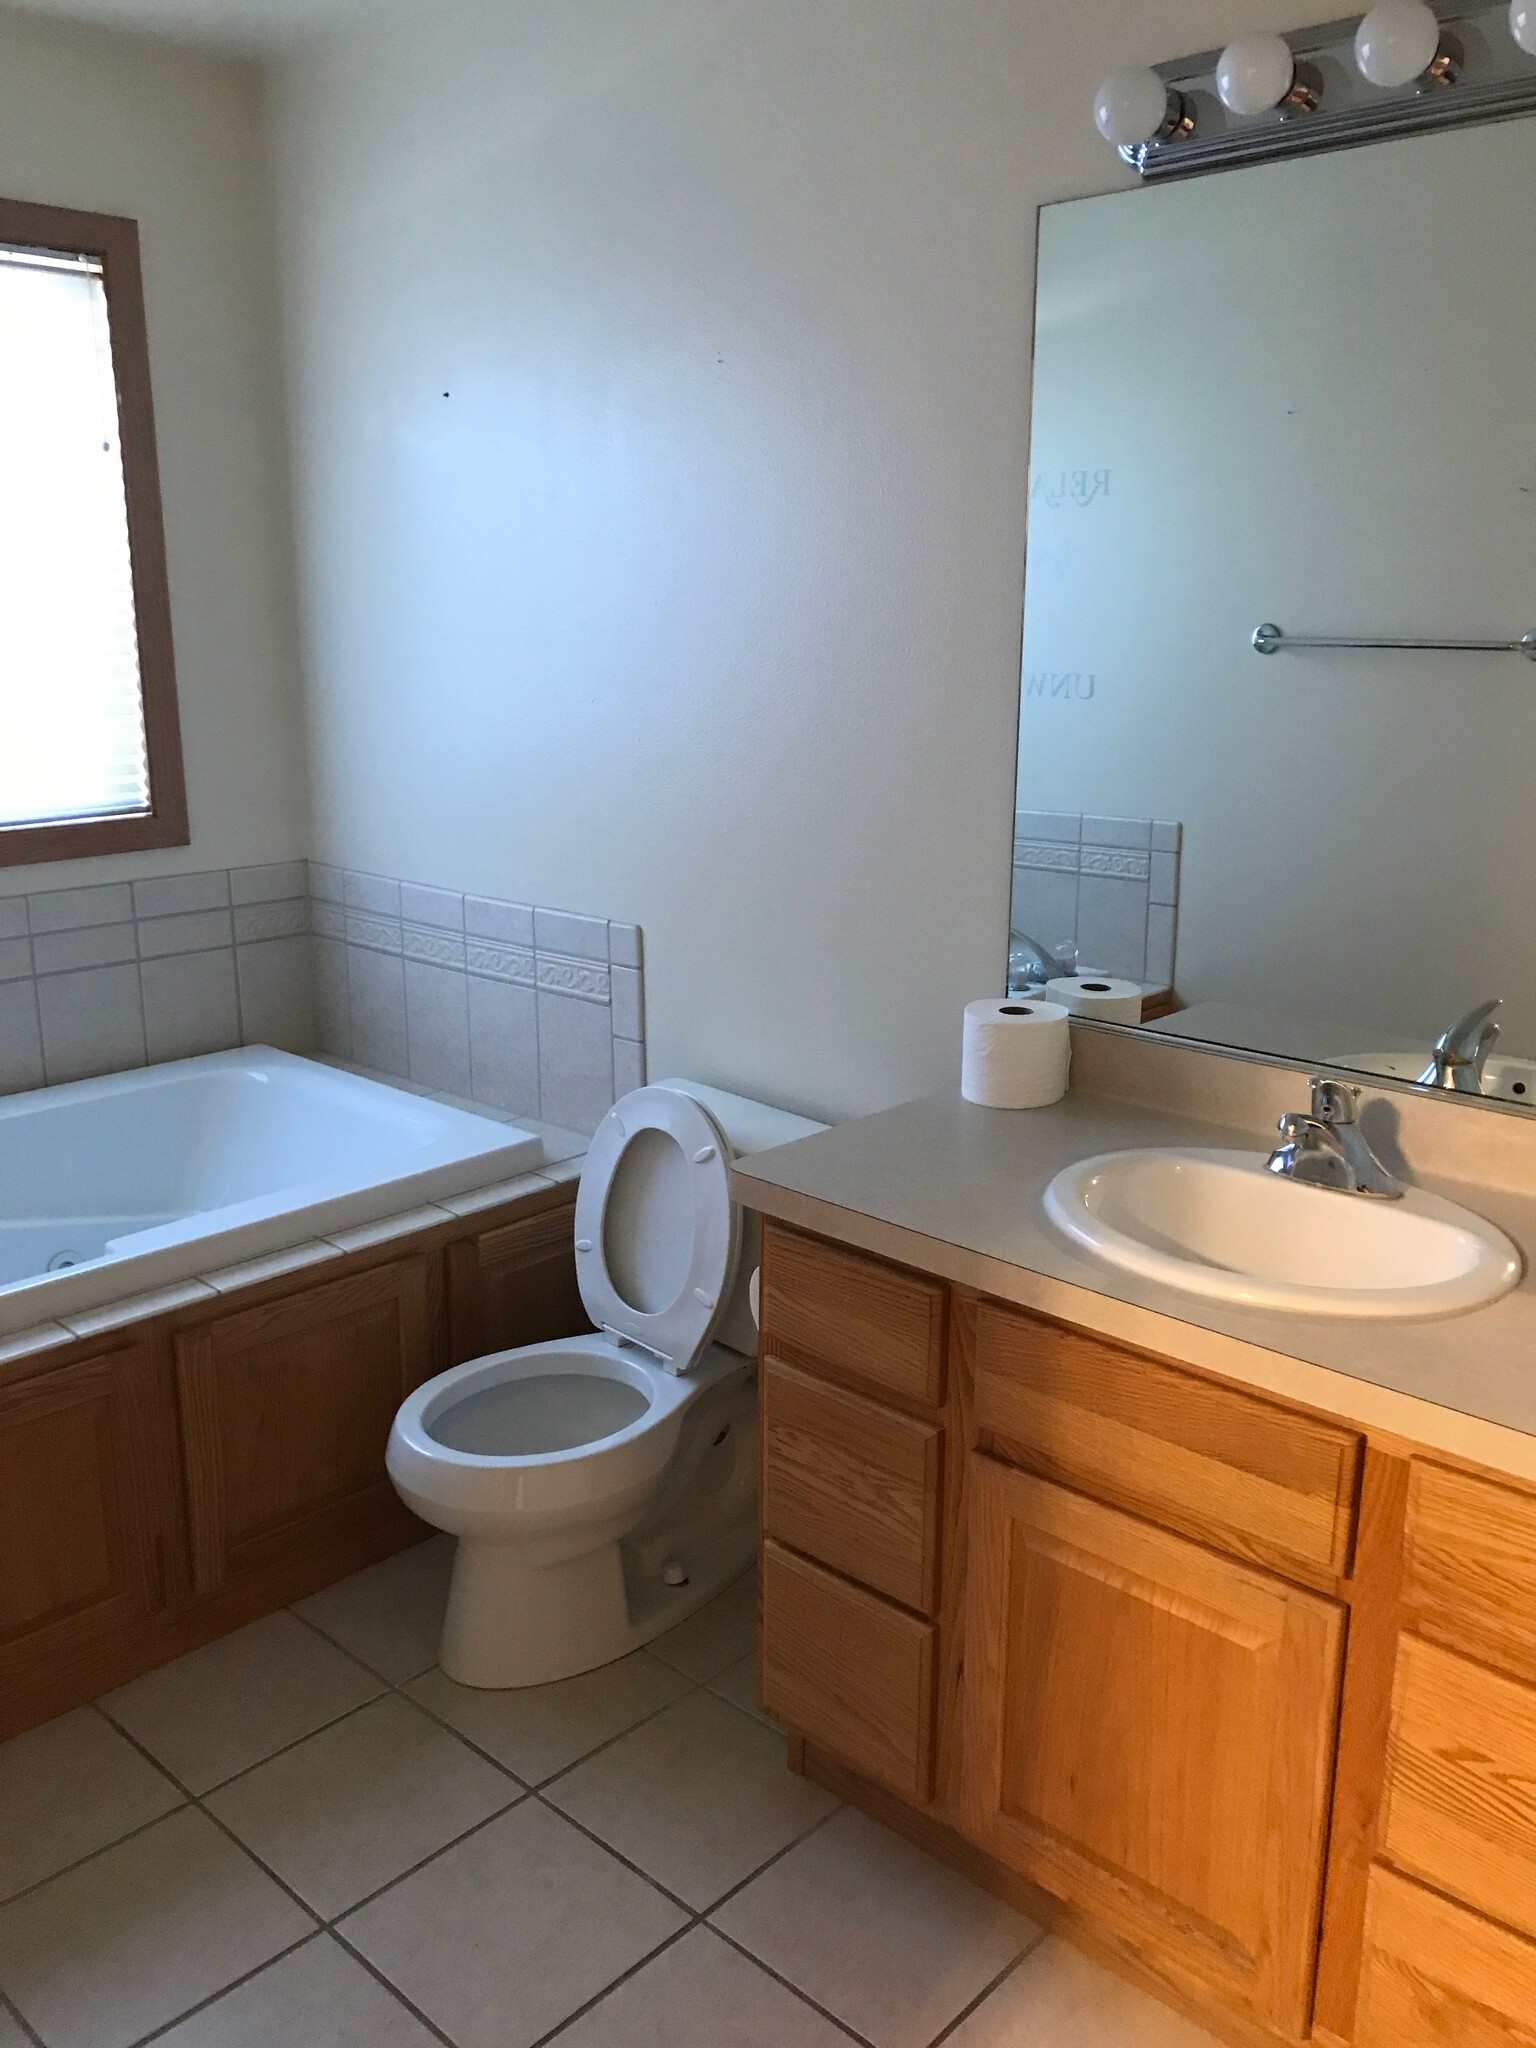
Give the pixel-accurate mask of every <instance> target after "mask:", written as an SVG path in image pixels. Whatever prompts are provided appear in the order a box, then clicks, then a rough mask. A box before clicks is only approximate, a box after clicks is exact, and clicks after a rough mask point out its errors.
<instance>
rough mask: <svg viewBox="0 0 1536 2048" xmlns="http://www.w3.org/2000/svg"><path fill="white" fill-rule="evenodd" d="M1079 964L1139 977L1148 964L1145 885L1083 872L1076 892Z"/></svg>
mask: <svg viewBox="0 0 1536 2048" xmlns="http://www.w3.org/2000/svg"><path fill="white" fill-rule="evenodd" d="M1077 951H1078V966H1079V969H1080V970H1081V971H1084V972H1086V971H1087V970H1089V969H1090V968H1093V969H1097V970H1098V972H1099V973H1101V974H1114V975H1124V976H1126V977H1127V978H1129V979H1130V980H1132V981H1140V980H1141V979H1142V977H1143V975H1144V974H1145V972H1146V965H1147V885H1146V883H1145V882H1134V881H1127V880H1125V879H1123V878H1121V877H1119V876H1115V875H1083V876H1081V877H1079V880H1078V893H1077Z"/></svg>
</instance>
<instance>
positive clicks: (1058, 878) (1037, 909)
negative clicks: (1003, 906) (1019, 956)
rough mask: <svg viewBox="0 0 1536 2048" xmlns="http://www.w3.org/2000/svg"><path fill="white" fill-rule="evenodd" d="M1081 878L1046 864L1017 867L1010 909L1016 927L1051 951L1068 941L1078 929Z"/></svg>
mask: <svg viewBox="0 0 1536 2048" xmlns="http://www.w3.org/2000/svg"><path fill="white" fill-rule="evenodd" d="M1077 879H1078V878H1077V876H1076V875H1075V874H1070V875H1063V874H1054V873H1052V872H1050V871H1049V870H1047V869H1044V868H1015V869H1014V871H1013V901H1012V905H1011V908H1010V912H1009V915H1010V919H1011V921H1012V925H1013V929H1014V930H1015V931H1016V932H1025V933H1027V934H1028V935H1029V937H1030V938H1032V939H1034V940H1035V941H1036V942H1037V943H1038V944H1039V945H1042V946H1044V947H1046V948H1047V949H1048V950H1049V951H1051V952H1055V950H1056V949H1057V947H1059V946H1063V945H1066V944H1068V943H1069V942H1070V941H1071V940H1072V939H1073V937H1074V936H1075V935H1076V932H1077Z"/></svg>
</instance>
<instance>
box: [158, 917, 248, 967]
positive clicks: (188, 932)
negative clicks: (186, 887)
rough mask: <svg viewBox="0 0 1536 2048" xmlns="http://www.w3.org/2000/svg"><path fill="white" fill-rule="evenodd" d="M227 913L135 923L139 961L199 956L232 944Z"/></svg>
mask: <svg viewBox="0 0 1536 2048" xmlns="http://www.w3.org/2000/svg"><path fill="white" fill-rule="evenodd" d="M233 941H234V933H233V930H232V928H231V925H230V918H229V912H228V911H227V910H194V911H191V912H189V914H188V915H187V916H185V917H145V918H141V919H140V920H139V957H140V958H141V959H143V960H154V959H158V958H159V957H160V956H161V955H162V954H166V953H202V952H208V951H211V950H213V949H214V948H215V947H220V946H222V947H228V946H230V945H231V944H233Z"/></svg>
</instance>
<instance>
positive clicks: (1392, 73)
mask: <svg viewBox="0 0 1536 2048" xmlns="http://www.w3.org/2000/svg"><path fill="white" fill-rule="evenodd" d="M1355 63H1356V64H1357V65H1358V66H1359V68H1360V76H1361V77H1362V78H1364V79H1367V80H1368V81H1369V82H1370V83H1371V84H1372V85H1378V86H1382V87H1385V88H1388V89H1391V88H1395V87H1397V86H1402V85H1413V84H1415V83H1420V84H1423V85H1454V84H1455V83H1456V81H1457V79H1458V78H1459V77H1460V76H1461V63H1462V55H1461V49H1460V46H1459V45H1458V44H1456V43H1454V42H1453V41H1452V39H1451V38H1450V37H1449V36H1447V35H1444V34H1442V33H1441V29H1440V21H1439V17H1438V16H1437V15H1436V13H1435V10H1434V9H1433V8H1432V7H1427V6H1426V5H1425V4H1424V0H1379V4H1378V5H1377V6H1375V7H1373V8H1372V9H1371V11H1370V13H1369V14H1367V15H1366V17H1365V19H1364V20H1363V21H1362V22H1361V24H1360V26H1359V27H1358V28H1357V29H1356V30H1355Z"/></svg>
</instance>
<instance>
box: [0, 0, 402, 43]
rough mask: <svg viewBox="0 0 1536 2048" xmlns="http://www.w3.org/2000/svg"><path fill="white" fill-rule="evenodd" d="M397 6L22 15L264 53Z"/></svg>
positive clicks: (67, 10)
mask: <svg viewBox="0 0 1536 2048" xmlns="http://www.w3.org/2000/svg"><path fill="white" fill-rule="evenodd" d="M395 4H397V0H25V7H24V8H23V9H22V10H20V11H24V12H26V13H29V14H47V15H52V16H55V17H56V18H58V19H61V20H70V21H89V22H96V23H100V24H103V25H105V26H106V27H109V28H122V29H132V30H136V31H138V32H139V33H140V34H149V35H162V36H172V37H174V38H175V39H176V40H177V41H178V42H188V43H203V44H208V45H212V46H213V47H215V48H218V49H223V50H239V51H247V52H252V53H260V52H265V51H271V50H276V49H281V48H283V47H285V46H286V45H289V44H291V43H293V42H295V41H298V40H299V39H301V38H302V37H304V36H306V35H311V34H313V33H315V32H316V31H317V30H320V29H325V28H331V27H334V26H336V25H338V24H340V23H343V22H349V21H354V22H355V21H361V20H365V19H366V18H367V17H368V16H369V15H378V14H380V13H382V12H383V11H384V10H385V8H386V7H392V6H393V5H395ZM0 11H3V10H0Z"/></svg>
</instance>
